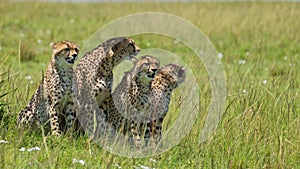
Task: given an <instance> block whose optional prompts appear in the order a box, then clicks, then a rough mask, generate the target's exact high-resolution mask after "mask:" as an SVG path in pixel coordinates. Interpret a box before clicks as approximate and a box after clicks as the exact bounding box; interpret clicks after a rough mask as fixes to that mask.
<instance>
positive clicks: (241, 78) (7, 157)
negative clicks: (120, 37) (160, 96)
mask: <svg viewBox="0 0 300 169" xmlns="http://www.w3.org/2000/svg"><path fill="white" fill-rule="evenodd" d="M299 11H300V3H279V2H278V3H271V2H270V3H263V2H251V3H250V2H249V3H248V2H242V3H241V2H240V3H238V2H232V3H151V2H145V3H46V2H15V3H13V2H6V1H1V3H0V31H1V32H0V140H4V141H7V142H6V143H2V142H0V168H118V167H122V168H134V167H140V168H141V167H143V166H144V167H145V166H147V167H149V168H299V166H300V161H299V160H300V96H299V95H300V72H299V66H300V61H299V59H300V33H299V29H300V22H299V21H300V12H299ZM137 12H166V13H171V14H174V15H177V16H179V17H182V18H184V19H186V20H188V21H190V22H191V23H193V24H195V25H196V26H197V27H198V28H199V29H201V30H202V31H203V33H205V34H206V35H207V36H208V37H209V39H210V40H211V42H212V43H213V45H214V46H215V48H216V50H217V51H218V52H219V56H223V57H222V58H221V61H222V64H223V66H224V69H225V73H226V81H227V101H226V109H225V110H224V112H223V115H222V118H221V121H220V123H219V125H218V128H217V130H216V131H215V132H214V133H213V135H212V137H211V138H210V139H208V140H207V141H206V142H204V143H201V144H199V132H200V131H201V128H202V126H203V122H204V120H205V119H204V118H203V117H205V114H207V107H208V105H209V102H210V98H211V94H210V93H211V89H210V84H209V78H208V76H207V72H206V70H205V67H203V65H201V63H199V65H194V64H195V62H193V60H191V59H188V56H189V55H191V57H193V54H191V51H190V50H187V49H186V47H184V45H183V44H174V43H172V42H173V41H172V40H170V39H167V38H160V37H156V36H149V35H145V36H143V35H139V36H137V37H135V40H136V43H137V44H138V45H139V46H140V47H141V48H163V49H166V50H169V51H172V52H173V53H176V54H177V55H178V56H180V57H182V60H184V61H185V62H186V63H187V65H189V66H190V67H192V68H191V69H192V71H193V74H194V76H195V78H196V80H197V83H198V85H199V91H200V93H199V94H200V95H199V96H200V105H201V108H200V110H199V117H198V118H197V119H196V122H195V124H194V126H193V128H192V130H191V131H190V132H189V133H188V135H187V136H186V137H185V138H184V139H183V140H181V142H180V143H179V144H178V145H177V146H175V147H173V148H172V149H170V150H169V151H167V152H165V153H163V154H161V155H159V156H154V157H151V158H150V157H149V158H142V159H131V158H126V157H120V156H118V155H115V154H112V153H109V152H107V151H105V150H103V149H102V148H101V147H99V146H98V145H97V144H91V146H90V147H89V146H88V145H87V143H86V140H87V137H76V138H73V137H70V136H68V135H66V136H62V137H60V138H55V137H51V136H47V137H43V135H42V134H41V133H40V132H27V131H22V130H19V129H18V128H17V125H16V119H17V115H18V112H19V111H20V110H21V109H22V108H24V107H25V106H26V104H27V103H28V101H29V99H30V97H31V96H32V94H33V93H34V92H35V89H36V88H37V86H38V84H39V82H40V80H41V78H42V74H43V72H44V71H45V70H46V67H47V64H48V62H49V61H50V55H51V49H50V47H49V44H50V42H52V41H60V40H64V39H68V40H72V41H74V42H77V43H79V44H80V46H84V43H85V41H86V40H87V39H88V38H89V37H90V36H91V35H92V34H93V33H95V32H96V31H97V30H98V29H99V28H101V27H102V26H104V25H105V24H107V23H109V22H110V21H112V20H114V19H117V18H119V17H122V16H125V15H128V14H134V13H137ZM120 29H122V28H120ZM196 63H197V62H196ZM197 64H198V63H197ZM22 147H25V148H26V150H25V151H24V152H23V151H20V149H21V148H22ZM32 147H39V148H40V150H36V151H31V152H30V151H27V150H28V149H29V148H32ZM73 158H76V159H78V160H79V159H81V160H83V161H84V162H85V165H81V164H80V163H73Z"/></svg>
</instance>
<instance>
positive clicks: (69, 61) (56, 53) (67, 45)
mask: <svg viewBox="0 0 300 169" xmlns="http://www.w3.org/2000/svg"><path fill="white" fill-rule="evenodd" d="M50 46H51V47H52V51H53V57H54V60H55V61H58V62H60V63H62V64H63V65H67V66H73V64H74V62H75V61H76V59H77V56H78V53H79V46H78V45H77V44H76V43H74V42H70V41H67V40H64V41H61V42H56V43H53V42H52V43H50Z"/></svg>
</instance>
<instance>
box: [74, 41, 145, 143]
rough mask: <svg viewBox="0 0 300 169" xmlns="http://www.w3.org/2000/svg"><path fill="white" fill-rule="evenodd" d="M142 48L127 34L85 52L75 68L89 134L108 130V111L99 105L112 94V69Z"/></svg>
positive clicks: (81, 116) (83, 123)
mask: <svg viewBox="0 0 300 169" xmlns="http://www.w3.org/2000/svg"><path fill="white" fill-rule="evenodd" d="M139 51H140V49H139V47H138V46H137V45H136V44H135V42H134V41H133V40H132V39H130V38H127V37H116V38H112V39H109V40H107V41H105V42H104V43H102V44H100V45H99V46H98V47H96V48H95V49H93V50H91V51H90V52H88V53H86V54H85V55H84V56H83V57H82V58H81V59H80V60H79V63H78V65H77V67H76V68H75V80H76V83H74V84H75V87H74V88H75V98H76V106H77V107H76V111H77V115H78V119H79V121H80V123H81V126H82V127H83V128H84V129H85V132H86V133H87V134H88V135H89V136H90V138H97V137H99V136H103V135H104V134H105V132H106V131H105V128H106V122H105V118H106V117H105V115H106V114H105V113H104V112H103V111H100V110H99V108H98V106H99V105H101V104H102V103H103V101H104V100H105V99H106V98H107V97H108V96H109V95H110V94H111V90H112V83H113V69H114V67H116V66H117V65H118V64H119V63H120V62H122V61H123V60H124V59H128V60H134V59H135V58H134V56H135V55H137V54H138V53H139Z"/></svg>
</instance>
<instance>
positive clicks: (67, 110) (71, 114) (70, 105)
mask: <svg viewBox="0 0 300 169" xmlns="http://www.w3.org/2000/svg"><path fill="white" fill-rule="evenodd" d="M63 114H64V115H65V116H66V118H65V119H66V127H67V128H66V130H67V131H72V132H74V131H75V130H77V128H76V127H77V126H74V121H75V107H74V102H73V101H68V102H67V103H66V105H65V107H64V110H63Z"/></svg>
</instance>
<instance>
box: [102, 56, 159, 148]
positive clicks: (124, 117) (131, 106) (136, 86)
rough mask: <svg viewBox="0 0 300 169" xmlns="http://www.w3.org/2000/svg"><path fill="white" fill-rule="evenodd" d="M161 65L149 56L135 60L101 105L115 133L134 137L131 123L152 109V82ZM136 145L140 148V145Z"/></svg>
mask: <svg viewBox="0 0 300 169" xmlns="http://www.w3.org/2000/svg"><path fill="white" fill-rule="evenodd" d="M159 64H160V63H159V61H158V60H157V59H156V58H153V57H151V56H148V55H146V56H142V57H140V58H139V59H137V60H135V61H134V67H133V68H132V70H130V71H128V72H126V73H125V75H124V77H123V79H122V81H121V82H120V84H119V85H118V86H117V87H116V89H115V90H114V92H113V94H111V95H110V96H109V97H108V98H107V99H106V100H105V101H104V102H103V104H102V105H100V107H99V108H100V109H101V110H104V112H105V114H107V116H106V121H107V122H108V124H110V127H112V128H113V129H114V131H115V132H116V131H117V132H121V133H123V134H125V135H127V136H129V137H132V134H131V127H130V126H131V123H132V122H134V121H138V118H139V116H140V115H139V114H140V112H144V111H146V110H147V109H149V108H150V104H149V98H148V96H149V95H150V90H149V89H150V82H151V81H152V80H153V79H154V76H155V74H156V72H157V69H158V68H159ZM136 140H139V139H138V138H137V139H136ZM136 145H137V146H139V143H138V142H137V143H136Z"/></svg>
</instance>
